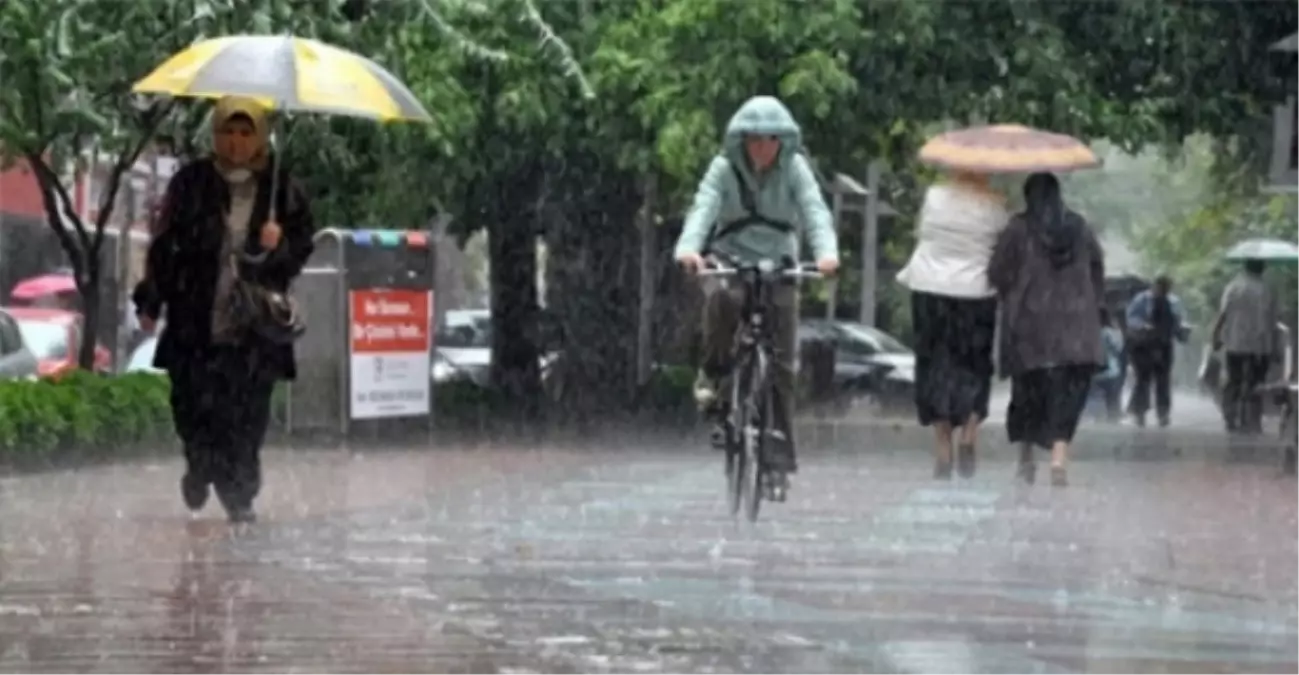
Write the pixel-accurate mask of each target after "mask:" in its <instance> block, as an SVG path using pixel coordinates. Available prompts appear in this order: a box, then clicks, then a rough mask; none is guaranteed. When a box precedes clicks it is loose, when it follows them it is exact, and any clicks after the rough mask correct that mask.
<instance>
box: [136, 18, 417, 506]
mask: <svg viewBox="0 0 1299 675" xmlns="http://www.w3.org/2000/svg"><path fill="white" fill-rule="evenodd" d="M135 91H137V92H142V93H163V94H169V95H174V96H195V97H202V98H217V99H219V100H218V101H217V102H216V105H215V107H214V109H213V114H212V132H213V154H212V156H211V157H207V158H202V159H198V160H196V161H193V162H191V163H190V164H188V165H186V166H185V167H183V168H181V169H180V171H178V172H177V173H176V175H175V176H174V177H173V178H172V180H171V183H170V184H169V185H168V187H167V194H166V196H165V198H164V200H163V209H162V212H161V217H160V222H159V229H158V234H157V235H156V236H155V238H154V241H153V242H152V243H151V244H150V247H149V253H148V258H147V262H146V270H145V277H144V279H143V280H142V281H141V282H140V284H139V285H138V286H137V288H136V289H135V293H134V301H135V304H136V308H137V312H138V314H139V318H140V323H141V326H142V327H144V328H145V329H146V330H148V331H152V330H153V329H154V327H155V325H156V324H157V323H159V322H160V321H161V320H163V319H164V316H165V323H166V328H165V330H164V331H163V334H162V335H161V336H160V338H159V344H158V349H157V352H156V355H155V358H154V365H155V366H156V367H158V368H161V369H163V370H166V371H167V373H168V374H169V376H170V377H171V381H172V393H171V405H172V412H173V419H174V422H175V425H176V431H177V434H178V435H179V436H180V438H181V441H182V443H183V444H184V451H185V460H186V472H185V474H184V476H183V477H182V478H181V494H182V496H183V498H184V500H185V504H186V506H188V507H189V508H190V509H191V510H194V511H198V510H200V509H202V508H203V506H204V505H205V504H206V502H207V499H208V495H209V488H210V487H214V488H215V489H216V493H217V497H218V499H219V500H220V501H221V504H222V506H224V507H225V509H226V511H227V513H228V515H229V518H230V520H231V521H232V522H249V521H252V520H253V519H254V512H253V500H254V499H255V497H256V496H257V493H258V492H259V490H260V488H261V463H260V452H261V445H262V441H263V438H264V436H265V434H266V429H267V426H268V425H269V421H270V405H271V394H272V391H273V389H274V386H275V382H276V381H277V380H281V379H293V377H294V376H295V375H296V364H295V358H294V353H293V339H294V338H295V337H296V336H297V335H299V334H300V331H301V328H302V327H301V326H300V324H298V323H297V321H296V318H295V317H294V316H293V315H292V311H291V310H292V306H291V304H288V303H287V301H286V300H285V298H286V297H287V293H288V290H289V286H290V284H291V283H292V282H293V279H294V278H296V277H297V276H298V274H299V273H300V272H301V271H302V267H303V265H304V264H306V261H307V258H308V257H309V256H310V255H311V251H312V233H313V229H314V224H313V222H312V218H311V209H310V204H309V201H308V199H307V196H306V194H305V193H304V192H303V191H302V190H301V189H300V187H298V185H297V184H296V183H294V181H293V180H292V177H291V176H289V175H288V173H287V172H285V171H283V170H281V169H280V168H279V167H278V164H277V162H276V159H275V157H274V156H273V155H272V153H271V145H270V135H271V118H270V112H271V106H276V107H278V108H281V109H285V110H299V111H315V112H328V113H342V114H349V115H354V116H361V117H369V118H374V119H425V120H426V119H428V114H427V113H426V112H425V111H424V109H423V107H422V106H420V105H419V103H418V101H416V100H415V98H414V96H412V95H411V94H410V92H409V91H408V90H407V89H406V88H405V87H404V86H402V85H401V84H400V83H399V82H397V80H396V79H395V78H394V77H392V75H391V74H389V73H387V71H385V70H383V69H382V68H381V67H379V66H378V65H376V64H374V63H372V62H370V61H368V60H365V59H362V58H361V57H359V56H356V55H354V54H350V53H348V52H345V51H343V50H340V49H337V48H334V47H330V46H328V45H324V44H321V43H318V42H313V41H310V40H297V39H293V38H286V37H261V36H248V37H230V38H219V39H216V40H210V41H206V42H201V43H198V44H196V45H194V46H193V47H191V48H190V49H189V50H186V51H185V52H182V53H180V54H178V55H176V56H174V57H172V58H171V59H170V60H168V61H167V62H166V63H164V64H163V65H162V66H161V67H159V68H158V69H157V70H156V71H155V72H154V73H152V74H150V75H149V76H148V77H146V78H145V79H143V80H141V81H140V82H139V83H137V85H136V86H135ZM276 308H280V309H287V312H285V313H283V314H277V313H276V312H275V311H274V310H275V309H276Z"/></svg>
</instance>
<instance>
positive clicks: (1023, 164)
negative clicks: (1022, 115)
mask: <svg viewBox="0 0 1299 675" xmlns="http://www.w3.org/2000/svg"><path fill="white" fill-rule="evenodd" d="M920 161H922V162H925V163H926V164H933V165H936V166H941V167H943V168H946V169H952V170H956V171H971V172H977V173H1033V172H1036V171H1051V172H1056V173H1060V172H1067V171H1077V170H1079V169H1094V168H1096V167H1098V166H1100V165H1101V161H1100V158H1099V157H1097V156H1096V153H1094V152H1092V151H1091V148H1088V147H1087V145H1086V144H1085V143H1083V142H1082V141H1080V140H1078V139H1076V138H1074V137H1072V136H1066V135H1064V134H1057V133H1052V132H1049V131H1042V130H1040V129H1033V128H1031V127H1025V126H1020V125H1018V124H999V125H995V126H983V127H970V128H968V129H958V130H956V131H949V132H947V133H944V134H940V135H938V136H936V137H934V138H932V139H930V141H929V142H928V143H925V146H924V147H923V148H921V149H920Z"/></svg>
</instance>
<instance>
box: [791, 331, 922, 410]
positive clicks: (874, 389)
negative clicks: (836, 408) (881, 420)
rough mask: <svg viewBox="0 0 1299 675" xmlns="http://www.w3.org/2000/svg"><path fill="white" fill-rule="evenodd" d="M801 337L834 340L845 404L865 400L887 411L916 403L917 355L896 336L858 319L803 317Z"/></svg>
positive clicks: (838, 380) (837, 377)
mask: <svg viewBox="0 0 1299 675" xmlns="http://www.w3.org/2000/svg"><path fill="white" fill-rule="evenodd" d="M798 339H799V342H800V343H802V342H804V341H807V340H813V339H824V340H829V341H831V342H833V343H834V346H835V362H834V385H835V388H836V389H838V390H840V391H842V392H843V393H844V394H845V396H844V402H845V403H846V404H849V405H852V404H863V403H864V404H867V405H870V406H872V407H876V408H878V409H880V411H881V412H888V413H898V412H902V411H904V410H906V409H907V408H909V407H910V406H911V405H913V402H914V400H915V388H916V355H915V352H913V351H911V349H910V348H908V347H907V346H906V345H904V344H902V342H901V341H899V340H898V339H897V338H895V337H893V336H891V335H889V334H888V333H885V332H884V331H882V330H879V329H878V328H873V327H871V326H867V325H865V324H863V323H858V322H856V321H838V320H836V321H829V320H826V319H803V320H802V321H800V322H799V327H798ZM801 351H802V350H801V349H800V352H801Z"/></svg>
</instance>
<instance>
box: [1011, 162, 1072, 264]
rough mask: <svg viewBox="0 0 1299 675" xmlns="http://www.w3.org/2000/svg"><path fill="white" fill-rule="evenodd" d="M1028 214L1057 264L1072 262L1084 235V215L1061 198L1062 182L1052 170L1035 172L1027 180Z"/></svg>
mask: <svg viewBox="0 0 1299 675" xmlns="http://www.w3.org/2000/svg"><path fill="white" fill-rule="evenodd" d="M1024 203H1025V214H1026V215H1027V216H1028V217H1029V220H1030V221H1031V223H1032V225H1033V234H1034V235H1035V236H1036V237H1037V240H1038V242H1039V243H1040V244H1041V245H1042V247H1043V249H1044V250H1045V251H1046V253H1047V256H1048V257H1049V258H1050V259H1051V264H1052V265H1054V266H1055V267H1064V266H1065V265H1068V264H1069V263H1071V262H1073V258H1074V252H1075V251H1076V249H1077V246H1078V241H1079V239H1080V238H1081V237H1082V234H1083V221H1082V217H1081V216H1079V215H1078V214H1076V213H1074V212H1073V211H1070V210H1069V209H1068V208H1066V207H1065V205H1064V200H1063V199H1062V198H1061V197H1060V181H1059V180H1058V179H1057V178H1056V177H1055V176H1054V175H1052V174H1049V173H1035V174H1033V175H1032V176H1029V177H1028V180H1027V181H1026V182H1025V183H1024Z"/></svg>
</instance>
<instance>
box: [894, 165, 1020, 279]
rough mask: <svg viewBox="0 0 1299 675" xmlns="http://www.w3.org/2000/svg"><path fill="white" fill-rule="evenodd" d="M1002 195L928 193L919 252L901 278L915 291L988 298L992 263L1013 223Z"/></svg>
mask: <svg viewBox="0 0 1299 675" xmlns="http://www.w3.org/2000/svg"><path fill="white" fill-rule="evenodd" d="M1009 217H1010V216H1009V214H1008V213H1007V212H1006V206H1005V202H1004V201H1003V200H1002V199H1001V198H1000V196H998V195H995V194H992V193H988V192H984V191H981V190H979V189H977V188H974V187H970V186H965V185H961V184H959V183H950V184H940V185H934V186H932V187H930V188H929V190H928V191H927V192H926V193H925V203H924V206H923V207H921V210H920V223H919V226H918V231H917V233H916V250H915V251H914V252H913V253H912V254H911V260H910V261H908V262H907V266H906V267H904V268H902V271H901V272H898V276H897V279H898V281H899V282H901V283H902V284H903V285H905V286H907V287H908V288H910V289H911V290H913V291H920V292H922V293H934V294H936V295H945V296H949V297H955V298H987V297H991V296H993V295H995V294H996V291H994V290H993V288H992V286H990V285H989V284H988V261H989V260H990V259H991V258H992V249H993V247H994V246H996V245H997V235H999V234H1001V230H1002V229H1003V228H1005V226H1006V222H1007V221H1008V220H1009Z"/></svg>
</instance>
